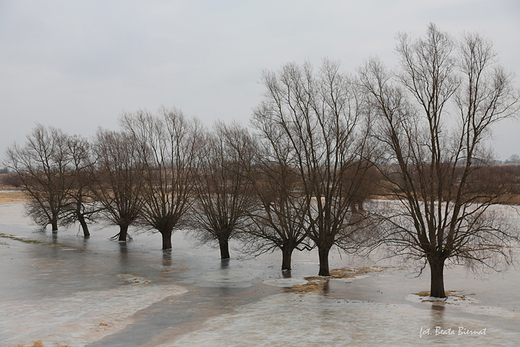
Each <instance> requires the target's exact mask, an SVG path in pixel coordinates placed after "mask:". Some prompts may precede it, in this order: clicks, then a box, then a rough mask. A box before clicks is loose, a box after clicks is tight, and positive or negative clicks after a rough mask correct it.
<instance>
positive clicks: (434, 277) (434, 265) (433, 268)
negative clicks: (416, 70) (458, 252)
mask: <svg viewBox="0 0 520 347" xmlns="http://www.w3.org/2000/svg"><path fill="white" fill-rule="evenodd" d="M428 263H429V264H430V272H431V282H430V295H431V296H433V297H435V298H445V297H446V293H445V292H444V259H439V258H438V257H430V258H428Z"/></svg>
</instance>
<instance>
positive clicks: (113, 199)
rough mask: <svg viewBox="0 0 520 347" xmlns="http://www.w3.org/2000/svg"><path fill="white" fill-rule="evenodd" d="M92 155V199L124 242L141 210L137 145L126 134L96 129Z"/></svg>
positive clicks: (139, 167)
mask: <svg viewBox="0 0 520 347" xmlns="http://www.w3.org/2000/svg"><path fill="white" fill-rule="evenodd" d="M94 152H95V154H96V168H95V174H94V177H93V180H92V191H93V195H94V196H95V200H96V201H97V202H98V203H100V204H101V205H102V208H103V209H102V211H101V212H102V214H103V215H104V216H105V218H106V219H107V220H109V221H110V222H111V223H113V224H115V225H118V226H119V234H118V239H119V241H122V242H125V241H126V240H127V236H128V227H129V226H130V225H132V224H134V223H135V222H136V221H137V219H138V217H139V213H140V209H141V192H142V185H143V182H142V176H141V174H142V165H141V161H140V156H139V152H138V148H137V146H136V142H135V140H134V138H133V137H132V136H131V135H129V134H126V133H122V132H115V131H109V130H102V129H99V130H98V132H97V134H96V141H95V144H94Z"/></svg>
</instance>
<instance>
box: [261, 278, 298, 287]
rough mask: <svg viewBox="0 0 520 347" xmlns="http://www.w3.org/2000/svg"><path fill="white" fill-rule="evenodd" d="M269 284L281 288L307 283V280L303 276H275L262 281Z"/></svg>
mask: <svg viewBox="0 0 520 347" xmlns="http://www.w3.org/2000/svg"><path fill="white" fill-rule="evenodd" d="M262 283H263V284H267V285H268V286H273V287H280V288H291V287H293V286H296V285H302V284H306V283H307V280H306V279H305V278H303V277H300V278H273V279H268V280H265V281H263V282H262Z"/></svg>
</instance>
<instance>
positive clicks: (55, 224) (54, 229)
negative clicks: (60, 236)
mask: <svg viewBox="0 0 520 347" xmlns="http://www.w3.org/2000/svg"><path fill="white" fill-rule="evenodd" d="M51 225H52V232H53V233H56V232H58V218H57V217H53V218H52V220H51Z"/></svg>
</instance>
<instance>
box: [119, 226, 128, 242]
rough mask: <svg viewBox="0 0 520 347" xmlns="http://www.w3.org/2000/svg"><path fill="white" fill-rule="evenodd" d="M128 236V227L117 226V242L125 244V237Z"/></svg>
mask: <svg viewBox="0 0 520 347" xmlns="http://www.w3.org/2000/svg"><path fill="white" fill-rule="evenodd" d="M127 235H128V225H120V226H119V240H118V241H121V242H126V237H127Z"/></svg>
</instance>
